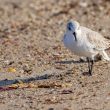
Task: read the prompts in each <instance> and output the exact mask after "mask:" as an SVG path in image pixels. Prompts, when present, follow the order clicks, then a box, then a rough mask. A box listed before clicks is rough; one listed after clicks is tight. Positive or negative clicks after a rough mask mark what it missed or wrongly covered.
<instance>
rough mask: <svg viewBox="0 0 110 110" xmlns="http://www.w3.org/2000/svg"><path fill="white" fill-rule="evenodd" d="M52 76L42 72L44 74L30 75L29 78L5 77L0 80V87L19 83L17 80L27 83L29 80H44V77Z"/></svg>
mask: <svg viewBox="0 0 110 110" xmlns="http://www.w3.org/2000/svg"><path fill="white" fill-rule="evenodd" d="M52 76H53V75H52V74H49V75H48V74H44V75H41V76H36V77H30V78H22V79H13V80H8V79H5V80H1V81H0V87H4V86H8V85H12V84H17V83H19V81H22V82H23V83H29V82H31V81H37V80H45V79H49V78H50V77H52Z"/></svg>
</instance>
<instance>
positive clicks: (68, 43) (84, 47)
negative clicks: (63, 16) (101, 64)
mask: <svg viewBox="0 0 110 110" xmlns="http://www.w3.org/2000/svg"><path fill="white" fill-rule="evenodd" d="M76 37H77V41H75V38H74V36H73V35H72V34H68V33H67V34H65V36H64V39H63V42H64V45H65V47H67V48H68V49H69V50H71V51H72V52H73V53H74V54H76V55H79V56H85V57H90V56H92V54H94V52H93V49H92V48H91V47H90V46H89V43H87V42H86V39H85V38H84V37H83V36H80V35H78V36H76Z"/></svg>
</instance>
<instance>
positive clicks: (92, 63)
mask: <svg viewBox="0 0 110 110" xmlns="http://www.w3.org/2000/svg"><path fill="white" fill-rule="evenodd" d="M90 63H91V73H92V70H93V65H94V61H93V60H91V61H90ZM91 75H92V74H91Z"/></svg>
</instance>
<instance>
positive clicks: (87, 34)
mask: <svg viewBox="0 0 110 110" xmlns="http://www.w3.org/2000/svg"><path fill="white" fill-rule="evenodd" d="M63 42H64V45H65V47H67V48H68V49H69V50H71V51H72V52H73V53H74V54H76V55H78V56H81V57H86V58H87V62H88V68H89V71H88V73H89V75H92V69H93V64H94V58H95V56H96V55H98V54H99V55H101V56H102V58H103V59H105V60H107V61H110V58H109V57H108V55H107V53H106V52H105V50H106V49H108V48H109V47H110V46H109V45H110V43H109V41H108V40H107V39H106V38H104V37H103V36H102V35H101V34H99V33H98V32H95V31H93V30H91V29H88V28H86V27H83V26H80V24H79V23H78V22H77V21H72V20H70V21H69V22H68V23H67V27H66V32H65V34H64V37H63Z"/></svg>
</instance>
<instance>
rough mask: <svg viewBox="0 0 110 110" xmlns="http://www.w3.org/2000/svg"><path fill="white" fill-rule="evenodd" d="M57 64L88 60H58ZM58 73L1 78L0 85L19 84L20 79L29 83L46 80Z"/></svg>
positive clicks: (77, 62)
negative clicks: (10, 78)
mask: <svg viewBox="0 0 110 110" xmlns="http://www.w3.org/2000/svg"><path fill="white" fill-rule="evenodd" d="M55 63H56V64H58V63H59V64H71V63H73V64H79V63H87V61H80V60H79V61H75V60H69V61H57V62H55ZM54 76H57V75H53V74H43V75H40V76H35V77H30V78H21V79H13V80H8V79H5V80H1V81H0V87H5V86H8V85H12V84H17V83H19V81H22V82H23V83H29V82H31V81H37V80H45V79H50V78H51V77H54Z"/></svg>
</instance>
